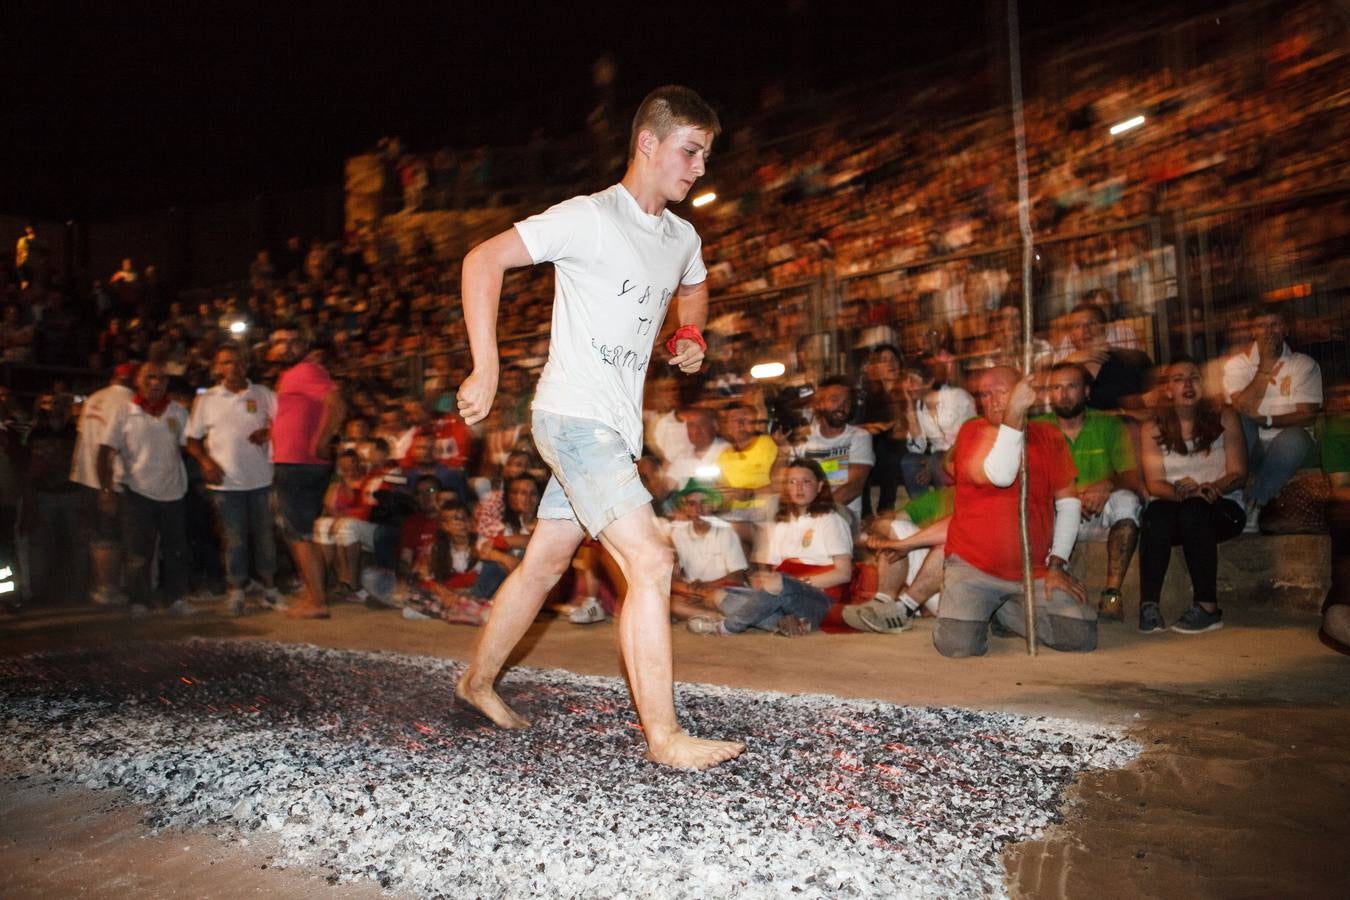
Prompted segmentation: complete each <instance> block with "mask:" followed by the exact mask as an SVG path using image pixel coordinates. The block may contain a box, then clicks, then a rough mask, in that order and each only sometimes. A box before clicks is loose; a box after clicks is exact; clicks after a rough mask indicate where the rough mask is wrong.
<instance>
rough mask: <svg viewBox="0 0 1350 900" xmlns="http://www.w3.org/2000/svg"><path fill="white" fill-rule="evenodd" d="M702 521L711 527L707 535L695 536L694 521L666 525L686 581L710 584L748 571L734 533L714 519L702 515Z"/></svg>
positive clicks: (739, 540) (728, 526) (743, 554)
mask: <svg viewBox="0 0 1350 900" xmlns="http://www.w3.org/2000/svg"><path fill="white" fill-rule="evenodd" d="M658 521H660V522H666V520H665V519H658ZM703 521H705V522H707V523H708V524H710V525H711V526H712V529H711V530H710V531H709V532H708V533H707V534H696V533H695V532H694V523H692V522H686V521H678V522H669V523H668V524H667V526H666V528H667V530H668V532H669V536H670V542H671V544H673V545H674V547H675V558H676V559H677V560H678V561H679V567H680V571H682V572H684V577H685V579H686V580H687V581H702V582H704V583H709V582H713V581H717V580H719V579H722V578H725V577H726V576H728V575H730V574H731V573H732V572H740V571H743V570H745V569H747V568H749V564H748V563H746V561H745V550H743V549H742V548H741V539H740V538H739V537H737V536H736V532H735V530H734V529H733V528H732V527H731V526H730V525H728V524H727V523H726V522H723V521H722V520H721V519H718V518H715V517H713V516H703Z"/></svg>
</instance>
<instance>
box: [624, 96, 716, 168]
mask: <svg viewBox="0 0 1350 900" xmlns="http://www.w3.org/2000/svg"><path fill="white" fill-rule="evenodd" d="M686 125H690V126H693V127H695V128H702V129H703V130H704V131H711V132H712V135H713V137H717V135H719V134H721V133H722V123H721V121H720V120H719V119H718V118H717V113H716V111H714V110H713V108H712V107H711V106H709V105H708V102H707V101H706V100H704V99H703V98H702V97H700V96H699V95H698V94H696V93H694V92H693V91H691V90H690V89H689V88H687V87H684V86H682V85H678V84H668V85H665V86H664V87H659V88H657V89H656V90H654V91H652V92H651V93H650V94H648V95H647V97H646V99H644V100H643V101H642V105H641V106H639V107H638V111H637V115H635V116H633V131H632V133H631V134H629V136H628V158H629V159H632V158H633V157H634V156H636V155H637V139H638V135H639V134H640V133H642V131H643V130H644V129H645V130H646V131H650V132H651V133H652V134H654V135H656V137H657V139H658V140H665V139H666V138H667V137H668V136H669V135H670V133H671V132H672V131H674V130H675V129H676V128H681V127H684V126H686Z"/></svg>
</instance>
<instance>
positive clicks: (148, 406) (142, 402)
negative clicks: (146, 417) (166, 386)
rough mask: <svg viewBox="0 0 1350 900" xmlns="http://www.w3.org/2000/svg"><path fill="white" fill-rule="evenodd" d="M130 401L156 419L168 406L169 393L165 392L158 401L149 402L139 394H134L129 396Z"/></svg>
mask: <svg viewBox="0 0 1350 900" xmlns="http://www.w3.org/2000/svg"><path fill="white" fill-rule="evenodd" d="M131 402H132V403H135V404H136V405H137V406H139V407H140V408H141V409H143V410H145V411H146V412H148V413H149V414H150V415H152V416H154V417H155V418H156V419H158V418H159V417H160V416H162V415H164V410H166V409H168V408H169V395H168V394H165V395H164V396H163V397H160V398H159V402H158V403H151V402H150V401H149V400H147V399H145V398H144V397H142V396H141V395H140V394H136V395H135V396H134V397H132V398H131Z"/></svg>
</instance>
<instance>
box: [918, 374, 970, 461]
mask: <svg viewBox="0 0 1350 900" xmlns="http://www.w3.org/2000/svg"><path fill="white" fill-rule="evenodd" d="M928 400H932V401H933V405H932V406H930V405H929V404H928V402H927V401H928ZM973 418H975V399H974V398H973V397H971V396H970V394H969V393H967V392H966V391H965V390H964V389H962V388H959V387H952V386H951V385H946V384H944V385H943V386H942V387H940V388H938V389H937V390H936V391H930V392H929V394H928V396H927V397H926V398H925V399H924V400H921V401H919V414H918V420H919V429H920V430H921V431H922V432H923V438H922V439H918V440H916V439H914V438H910V440H909V449H910V450H913V451H914V452H915V453H922V452H924V451H925V450H930V451H932V452H934V453H939V452H946V451H948V450H950V449H951V448H952V447H953V446H954V445H955V444H956V433H957V432H958V431H960V430H961V426H962V425H964V424H965V423H966V422H967V421H968V420H970V419H973Z"/></svg>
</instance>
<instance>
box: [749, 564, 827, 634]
mask: <svg viewBox="0 0 1350 900" xmlns="http://www.w3.org/2000/svg"><path fill="white" fill-rule="evenodd" d="M833 603H834V600H832V599H831V598H830V595H829V594H827V593H825V592H824V591H822V590H819V589H817V588H813V587H811V585H809V584H806V583H805V582H802V581H798V580H797V579H796V578H792V577H790V576H787V575H784V576H783V589H782V590H781V591H779V592H778V593H777V594H770V593H769V592H768V591H758V590H755V589H754V588H745V587H732V588H727V590H726V594H725V596H723V598H722V615H723V616H725V617H726V627H727V631H729V632H731V633H732V634H740V633H741V632H742V631H749V630H750V629H751V628H762V629H764V630H765V631H776V630H777V629H778V620H779V619H781V618H783V616H796V617H797V618H799V619H805V620H806V621H807V622H810V623H811V628H812V629H815V628H819V627H820V623H821V622H823V621H824V620H825V614H826V613H828V612H829V611H830V606H831V605H832V604H833Z"/></svg>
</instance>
